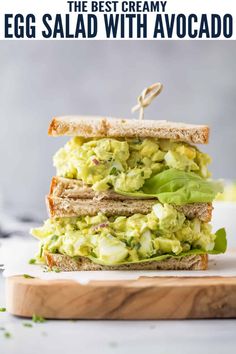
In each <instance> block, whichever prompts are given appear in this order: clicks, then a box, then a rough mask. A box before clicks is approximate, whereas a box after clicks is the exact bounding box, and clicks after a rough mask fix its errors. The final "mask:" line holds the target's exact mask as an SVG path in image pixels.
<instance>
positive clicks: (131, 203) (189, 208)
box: [46, 195, 213, 222]
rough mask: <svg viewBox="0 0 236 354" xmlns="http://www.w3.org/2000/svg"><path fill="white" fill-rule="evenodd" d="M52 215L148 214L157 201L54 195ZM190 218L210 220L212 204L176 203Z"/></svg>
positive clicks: (49, 203)
mask: <svg viewBox="0 0 236 354" xmlns="http://www.w3.org/2000/svg"><path fill="white" fill-rule="evenodd" d="M46 203H47V207H48V212H49V216H50V217H52V218H53V217H74V216H86V215H89V216H94V215H97V214H98V213H99V212H101V213H103V214H105V215H107V216H130V215H133V214H136V213H139V214H148V213H150V212H151V211H152V207H153V205H154V204H156V203H157V200H156V199H130V200H129V199H125V200H119V199H86V198H77V199H72V198H60V197H56V196H54V195H49V196H47V197H46ZM174 207H175V208H176V209H177V210H178V211H180V212H182V213H184V215H185V216H186V217H187V218H188V219H193V218H198V219H199V220H201V221H203V222H209V221H210V220H211V216H212V209H213V208H212V204H208V203H193V204H186V205H174Z"/></svg>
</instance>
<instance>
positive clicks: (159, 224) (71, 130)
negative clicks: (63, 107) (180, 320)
mask: <svg viewBox="0 0 236 354" xmlns="http://www.w3.org/2000/svg"><path fill="white" fill-rule="evenodd" d="M49 135H52V136H60V135H68V136H72V139H71V140H70V141H69V142H68V143H67V144H66V145H65V147H64V148H62V149H60V150H59V151H58V152H57V153H56V154H55V156H54V165H55V167H56V169H57V176H55V177H53V179H52V182H51V186H50V192H49V195H48V196H47V197H46V201H47V206H48V212H49V219H48V220H47V221H46V222H45V223H44V225H43V226H42V227H41V228H37V229H33V230H32V234H33V235H34V236H35V237H37V238H38V239H40V241H41V245H40V252H39V255H38V258H39V260H40V261H42V262H44V263H46V264H47V265H48V266H49V267H50V268H52V269H53V268H54V267H56V268H57V269H59V270H64V271H73V270H101V269H125V270H134V269H136V270H140V269H143V270H144V269H145V270H146V269H149V270H154V269H166V270H167V269H168V270H170V269H181V270H187V269H198V270H203V269H206V268H207V264H208V254H216V253H221V252H224V251H225V249H226V236H225V231H224V229H221V230H218V231H217V232H216V233H214V232H213V231H212V229H211V225H210V224H209V222H210V221H211V217H212V209H213V208H212V201H213V200H214V198H215V196H216V195H217V194H218V193H219V192H221V188H222V187H221V185H220V184H219V183H218V182H215V181H212V180H210V179H209V177H210V173H209V171H208V164H209V162H210V157H209V156H208V155H207V154H205V153H203V152H201V151H200V150H199V149H198V148H197V147H196V146H194V145H192V144H193V143H197V144H206V143H207V142H208V139H209V128H208V127H207V126H204V125H188V124H183V123H171V122H166V121H137V120H126V119H114V118H113V119H112V118H106V117H81V116H72V117H59V118H54V119H53V120H52V122H51V124H50V126H49Z"/></svg>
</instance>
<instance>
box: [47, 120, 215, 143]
mask: <svg viewBox="0 0 236 354" xmlns="http://www.w3.org/2000/svg"><path fill="white" fill-rule="evenodd" d="M48 134H49V135H51V136H61V135H68V136H80V137H84V138H104V137H110V138H112V137H114V138H115V137H122V138H123V137H126V138H134V137H139V138H158V139H171V140H176V141H184V142H187V143H190V144H191V143H194V144H207V143H208V140H209V127H208V126H206V125H193V124H185V123H176V122H175V123H174V122H168V121H165V120H137V119H121V118H110V117H96V116H64V117H55V118H53V119H52V121H51V123H50V125H49V129H48Z"/></svg>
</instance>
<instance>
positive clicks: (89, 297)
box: [6, 276, 236, 320]
mask: <svg viewBox="0 0 236 354" xmlns="http://www.w3.org/2000/svg"><path fill="white" fill-rule="evenodd" d="M6 300H7V310H8V311H9V312H10V313H12V314H14V315H17V316H23V317H32V315H33V314H37V315H40V316H43V317H45V318H51V319H130V320H131V319H142V320H144V319H188V318H236V277H228V278H225V277H204V278H200V277H192V278H186V277H182V278H178V277H167V278H166V277H165V278H164V277H153V278H149V277H143V278H139V279H138V280H133V281H130V280H127V281H96V282H95V281H93V282H90V283H88V284H86V285H81V284H79V283H78V282H75V281H71V280H41V279H36V278H34V279H26V278H24V277H22V276H16V277H10V278H8V279H7V282H6Z"/></svg>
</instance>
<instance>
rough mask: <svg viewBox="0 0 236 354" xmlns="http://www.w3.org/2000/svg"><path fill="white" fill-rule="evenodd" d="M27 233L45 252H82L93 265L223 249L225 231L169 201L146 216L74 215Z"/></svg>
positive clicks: (147, 259) (41, 255)
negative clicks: (214, 229)
mask: <svg viewBox="0 0 236 354" xmlns="http://www.w3.org/2000/svg"><path fill="white" fill-rule="evenodd" d="M32 235H34V236H35V237H36V238H38V239H40V240H41V246H40V253H39V255H38V258H39V260H40V261H44V253H45V252H51V253H60V254H64V255H68V256H70V257H77V256H83V257H87V258H89V259H90V260H92V261H93V262H95V263H98V264H104V265H106V264H108V265H116V264H125V263H132V262H135V263H137V262H144V261H150V260H161V259H165V258H168V257H179V256H183V255H188V254H198V253H199V254H203V253H220V252H224V250H225V248H226V239H225V231H224V230H223V229H221V230H219V231H217V233H216V234H214V233H212V231H211V226H210V225H209V224H207V223H204V222H201V221H199V220H198V219H193V220H188V219H186V217H185V215H184V214H183V213H182V212H179V211H177V210H176V209H175V208H174V207H173V206H171V205H167V204H165V205H162V204H161V203H157V204H155V205H154V206H153V210H152V212H151V213H149V214H147V215H143V214H134V215H132V216H130V217H125V216H117V217H107V216H105V215H103V214H101V213H100V214H98V215H97V216H93V217H90V216H79V217H72V218H54V219H48V220H47V221H46V222H45V223H44V225H43V226H42V227H40V228H36V229H33V230H32Z"/></svg>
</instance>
